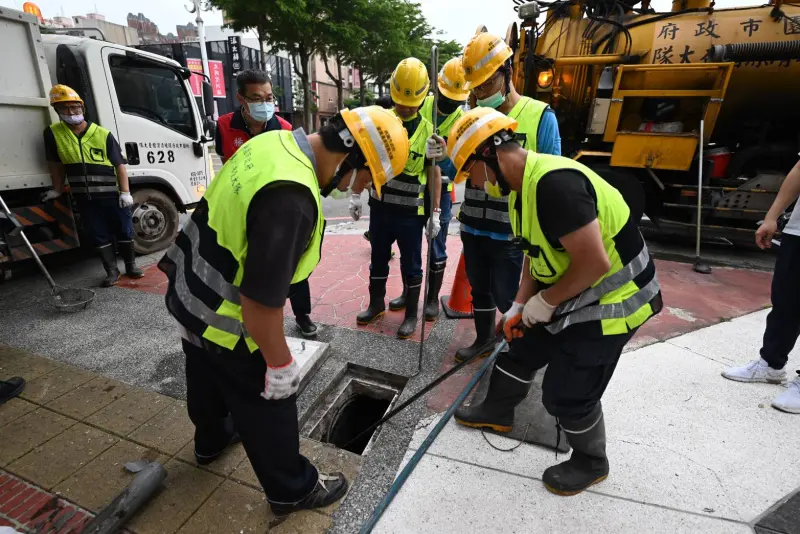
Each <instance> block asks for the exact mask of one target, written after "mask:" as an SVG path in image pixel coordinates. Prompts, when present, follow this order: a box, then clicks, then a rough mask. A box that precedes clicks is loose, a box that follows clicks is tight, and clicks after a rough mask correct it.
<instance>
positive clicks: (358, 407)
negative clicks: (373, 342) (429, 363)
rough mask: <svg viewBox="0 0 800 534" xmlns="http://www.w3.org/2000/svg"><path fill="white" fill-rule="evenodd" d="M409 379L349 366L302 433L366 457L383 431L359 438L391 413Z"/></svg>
mask: <svg viewBox="0 0 800 534" xmlns="http://www.w3.org/2000/svg"><path fill="white" fill-rule="evenodd" d="M406 382H408V379H407V378H406V377H404V376H400V375H395V374H392V373H386V372H383V371H377V370H375V369H370V368H368V367H362V366H360V365H354V364H348V366H347V367H346V368H345V370H344V372H343V373H341V374H340V375H339V376H338V377H337V378H336V379H335V380H334V381H333V382H332V385H331V387H329V388H328V392H327V394H325V393H323V395H322V396H321V397H320V400H319V401H317V403H316V407H315V408H314V409H313V411H312V412H311V416H310V417H309V418H308V420H307V422H306V423H305V424H304V425H303V434H304V435H306V436H308V437H309V438H311V439H314V440H317V441H321V442H323V443H329V444H331V445H333V446H334V447H337V448H340V449H345V450H348V451H350V452H353V453H356V454H362V455H363V454H366V453H367V452H368V451H369V449H370V447H371V446H372V443H373V442H374V441H375V438H376V437H377V434H378V432H380V429H377V430H375V431H373V432H372V433H367V434H365V435H363V436H361V437H360V438H358V440H355V441H353V440H354V438H356V436H358V435H359V434H361V433H362V432H363V431H364V430H366V429H367V428H369V427H370V426H372V425H373V424H374V423H376V422H377V421H378V420H379V419H380V418H381V417H383V416H384V415H385V414H386V413H387V412H388V411H389V410H391V409H392V408H393V407H394V405H395V403H396V401H397V398H398V397H399V396H400V392H401V391H402V390H403V387H405V385H406Z"/></svg>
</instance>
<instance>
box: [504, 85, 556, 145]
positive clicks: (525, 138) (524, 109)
mask: <svg viewBox="0 0 800 534" xmlns="http://www.w3.org/2000/svg"><path fill="white" fill-rule="evenodd" d="M547 107H548V106H547V104H545V103H544V102H542V101H541V100H536V99H533V98H529V97H527V96H523V97H522V98H520V100H519V102H517V103H516V105H515V106H514V107H513V108H511V111H510V112H509V114H508V116H509V117H511V118H512V119H514V120H515V121H517V131H516V132H515V133H516V134H517V136H519V137H521V139H520V141H521V142H522V148H525V149H528V150H533V151H536V150H537V146H538V145H537V144H536V142H537V139H536V137H537V134H538V132H539V122H540V121H541V120H542V115H543V114H544V112H545V110H546V109H547Z"/></svg>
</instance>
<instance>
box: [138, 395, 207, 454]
mask: <svg viewBox="0 0 800 534" xmlns="http://www.w3.org/2000/svg"><path fill="white" fill-rule="evenodd" d="M129 437H130V439H131V440H133V441H136V442H139V443H141V444H142V445H146V446H147V447H151V448H153V449H156V450H159V451H161V452H164V453H166V454H169V455H170V456H172V455H174V454H176V453H177V452H178V451H180V450H181V449H182V448H183V447H184V446H185V445H186V444H187V443H189V441H191V440H192V439H193V438H194V425H193V424H192V422H191V421H190V420H189V415H188V414H187V413H186V403H185V402H176V403H175V404H173V405H171V406H169V407H167V408H166V409H165V410H163V411H162V412H161V413H159V414H158V415H156V416H155V417H153V418H152V419H150V420H149V421H147V422H146V423H145V424H143V425H142V426H140V427H139V428H138V429H136V430H135V431H133V432H132V433H131V434H130V436H129Z"/></svg>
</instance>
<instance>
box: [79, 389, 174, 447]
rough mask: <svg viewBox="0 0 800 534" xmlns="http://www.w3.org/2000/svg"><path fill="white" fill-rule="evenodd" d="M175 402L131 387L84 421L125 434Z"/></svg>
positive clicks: (163, 396)
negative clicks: (120, 396)
mask: <svg viewBox="0 0 800 534" xmlns="http://www.w3.org/2000/svg"><path fill="white" fill-rule="evenodd" d="M176 402H177V401H176V400H175V399H173V398H171V397H167V396H165V395H160V394H158V393H154V392H152V391H145V390H143V389H131V390H129V391H128V392H127V393H126V394H125V395H124V396H123V397H122V398H120V399H118V400H116V401H114V402H112V403H111V404H109V405H108V406H106V407H105V408H103V409H102V410H100V411H98V412H96V413H94V414H92V415H91V416H89V417H88V418H87V419H86V422H87V423H90V424H93V425H96V426H99V427H100V428H103V429H105V430H108V431H109V432H113V433H115V434H119V435H121V436H127V435H128V434H130V433H131V432H133V431H134V430H136V429H137V428H139V427H140V426H142V425H143V424H144V423H146V422H147V421H149V420H150V419H152V418H153V417H155V416H156V415H157V414H158V413H159V412H161V411H162V410H164V409H166V408H168V407H170V406H173V405H174V404H175V403H176Z"/></svg>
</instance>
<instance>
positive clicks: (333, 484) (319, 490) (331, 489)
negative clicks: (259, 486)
mask: <svg viewBox="0 0 800 534" xmlns="http://www.w3.org/2000/svg"><path fill="white" fill-rule="evenodd" d="M346 493H347V479H346V478H345V477H344V475H343V474H342V473H331V474H329V475H327V474H325V473H320V474H319V480H318V481H317V485H316V486H315V487H314V489H313V490H312V491H311V493H309V494H308V496H306V497H305V498H304V499H303V500H301V501H300V502H297V503H294V504H284V503H274V502H271V503H269V505H270V508H272V513H273V514H275V517H276V520H275V521H274V522H273V523H272V524H270V527H274V526H276V525H277V524H279V523H280V522H281V521H283V520H284V519H286V516H288V515H289V514H291V513H292V512H299V511H300V510H310V509H312V508H324V507H326V506H328V505H329V504H332V503H335V502H336V501H338V500H339V499H341V498H342V497H344V496H345V494H346Z"/></svg>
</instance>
